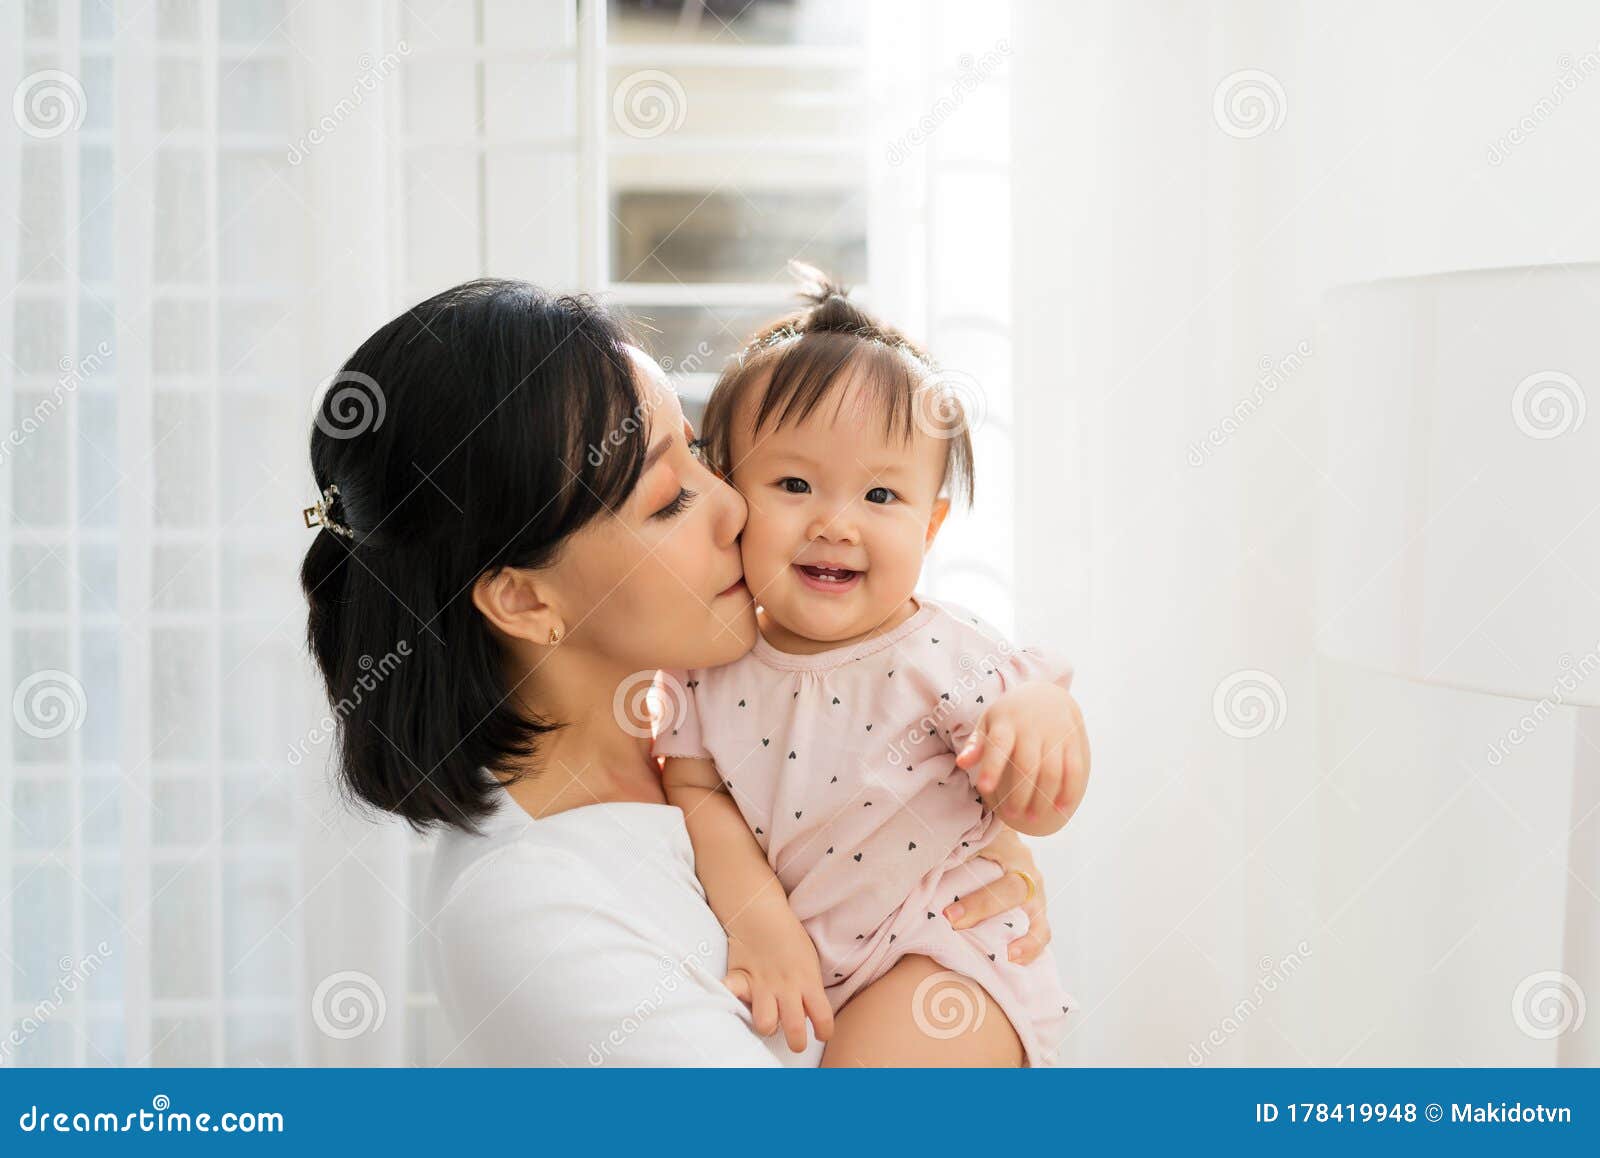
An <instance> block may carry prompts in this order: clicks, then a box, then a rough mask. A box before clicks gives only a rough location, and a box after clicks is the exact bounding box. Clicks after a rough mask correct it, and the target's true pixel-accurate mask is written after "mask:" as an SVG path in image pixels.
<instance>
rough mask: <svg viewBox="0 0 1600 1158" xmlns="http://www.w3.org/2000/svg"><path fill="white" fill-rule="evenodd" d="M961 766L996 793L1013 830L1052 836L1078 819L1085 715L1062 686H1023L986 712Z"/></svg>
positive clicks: (1084, 778) (1085, 771) (1085, 777)
mask: <svg viewBox="0 0 1600 1158" xmlns="http://www.w3.org/2000/svg"><path fill="white" fill-rule="evenodd" d="M956 764H957V765H959V766H960V767H962V768H965V769H967V770H968V772H969V773H970V774H971V776H972V782H973V784H974V785H975V786H976V787H977V789H978V792H979V793H980V794H982V795H984V796H986V797H988V796H989V795H990V793H994V795H995V798H997V799H998V800H999V802H1000V808H999V810H998V811H999V813H1000V816H1001V817H1002V818H1003V819H1004V820H1005V821H1006V823H1007V824H1009V825H1011V827H1012V828H1015V829H1017V830H1018V831H1019V832H1025V833H1028V834H1029V835H1031V836H1048V835H1049V834H1050V833H1052V832H1055V831H1056V830H1057V829H1058V828H1060V827H1061V826H1062V825H1063V824H1065V823H1066V822H1067V821H1068V819H1070V818H1071V816H1072V814H1073V812H1075V811H1076V810H1077V807H1078V804H1079V802H1080V801H1081V800H1082V799H1083V793H1084V789H1085V788H1086V787H1087V786H1088V782H1089V736H1088V733H1087V732H1086V731H1085V730H1084V726H1083V713H1082V712H1081V711H1080V710H1079V709H1078V702H1077V701H1076V700H1074V699H1073V698H1072V694H1071V693H1070V692H1068V691H1066V690H1065V689H1063V688H1060V687H1058V686H1057V685H1055V684H1052V683H1026V684H1022V685H1020V686H1018V687H1015V688H1013V689H1011V690H1010V691H1008V692H1006V693H1005V694H1004V695H1002V696H1001V697H1000V698H999V699H998V700H996V701H995V702H994V703H993V704H992V705H991V706H990V707H989V709H988V710H987V711H985V712H984V714H983V716H982V717H981V718H980V719H979V720H978V726H977V729H976V730H975V731H974V732H973V734H972V737H971V739H969V740H968V741H967V745H966V747H964V748H963V749H962V750H961V752H960V754H959V755H958V756H957V757H956ZM997 787H998V792H996V791H995V789H996V788H997Z"/></svg>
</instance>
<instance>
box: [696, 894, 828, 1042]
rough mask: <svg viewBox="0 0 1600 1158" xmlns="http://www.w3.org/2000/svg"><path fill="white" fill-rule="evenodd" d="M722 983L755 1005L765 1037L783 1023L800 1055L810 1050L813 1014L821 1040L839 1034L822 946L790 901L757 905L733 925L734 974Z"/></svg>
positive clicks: (731, 970)
mask: <svg viewBox="0 0 1600 1158" xmlns="http://www.w3.org/2000/svg"><path fill="white" fill-rule="evenodd" d="M722 983H723V984H724V985H726V986H727V987H728V988H729V989H730V990H731V991H732V992H733V995H734V996H735V997H737V998H738V999H739V1000H740V1001H743V1002H744V1003H745V1004H746V1005H748V1006H749V1007H750V1013H751V1016H752V1018H753V1019H754V1021H755V1027H756V1032H757V1033H759V1034H760V1035H761V1036H762V1037H766V1036H768V1035H769V1034H772V1033H774V1032H776V1031H777V1028H778V1025H779V1023H782V1025H783V1035H784V1038H785V1039H786V1040H787V1041H788V1043H789V1048H790V1049H792V1050H793V1051H794V1052H795V1053H804V1052H805V1048H806V1017H807V1016H808V1015H809V1016H810V1018H811V1024H812V1026H813V1028H814V1029H815V1031H816V1036H817V1040H818V1041H827V1040H828V1038H830V1037H831V1036H833V1006H831V1005H829V1004H828V995H827V994H826V993H824V992H823V986H822V965H821V963H820V962H819V961H818V960H817V947H816V946H815V945H813V944H812V943H811V938H810V936H809V935H808V934H807V933H806V930H805V926H803V925H801V924H800V919H799V918H798V917H796V916H795V915H794V912H793V910H791V909H790V908H789V907H788V906H787V905H785V906H783V907H782V909H781V910H780V909H778V908H777V907H776V906H752V907H751V908H750V909H748V910H746V912H744V913H741V914H740V915H739V917H738V918H737V919H735V921H734V922H733V923H732V924H731V925H729V926H728V975H727V976H726V977H724V978H723V980H722Z"/></svg>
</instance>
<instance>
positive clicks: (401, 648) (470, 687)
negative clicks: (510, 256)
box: [300, 280, 646, 831]
mask: <svg viewBox="0 0 1600 1158" xmlns="http://www.w3.org/2000/svg"><path fill="white" fill-rule="evenodd" d="M626 340H627V336H626V334H625V333H624V332H623V330H622V329H621V327H620V326H619V324H618V323H617V322H616V321H615V320H613V319H612V318H611V317H610V316H609V315H608V314H607V313H606V312H605V311H604V310H603V309H602V308H601V307H600V306H599V305H597V304H595V303H594V302H593V301H591V300H589V299H588V298H585V297H576V296H552V295H550V294H546V293H544V292H543V291H541V290H539V289H537V288H536V287H534V286H531V285H528V284H526V283H523V282H515V281H499V280H482V281H472V282H467V283H465V284H464V285H459V286H456V287H455V288H454V289H449V290H446V291H444V292H443V293H441V294H437V295H436V296H434V297H431V298H429V299H428V300H427V301H425V302H422V303H421V304H420V305H417V306H415V307H413V308H411V309H409V310H407V311H406V312H405V313H403V314H401V315H400V316H399V317H397V318H395V319H394V320H393V321H391V322H389V323H388V324H387V325H385V326H383V327H382V328H380V329H379V330H378V331H377V332H376V333H375V334H373V335H372V336H371V337H370V338H368V339H367V340H366V341H365V342H363V343H362V345H361V348H360V349H358V350H357V351H356V352H355V353H354V354H353V355H352V356H351V357H350V360H349V361H348V362H346V363H345V364H344V367H343V368H342V369H341V371H340V372H339V373H338V374H336V375H334V377H333V378H332V379H330V383H329V385H328V387H327V389H326V391H325V393H324V394H323V396H322V397H321V398H320V399H319V401H318V404H317V409H316V422H315V427H314V429H313V430H312V432H311V470H312V473H313V475H314V476H315V479H316V489H317V491H318V492H319V493H323V494H324V495H325V496H328V495H331V498H330V499H329V501H327V502H326V503H325V505H324V509H323V510H322V512H321V513H322V519H323V526H322V529H320V530H319V531H318V532H317V535H316V539H315V541H313V542H312V544H311V548H310V550H308V551H307V552H306V557H305V562H304V563H303V565H302V566H301V570H300V583H301V586H302V587H303V588H304V590H305V594H306V599H307V601H308V602H309V603H310V607H311V611H310V617H309V620H308V624H307V636H308V638H309V641H310V645H311V653H312V655H313V656H314V657H315V659H316V662H317V666H318V667H319V668H320V669H321V672H322V677H323V680H324V682H325V683H326V685H327V691H328V698H329V700H330V701H331V702H332V703H333V704H334V713H333V714H334V717H335V719H336V720H337V722H338V764H339V772H340V779H341V783H342V785H343V787H344V789H345V791H346V793H347V794H348V795H350V796H352V797H354V798H355V799H356V800H358V801H361V802H364V803H366V804H368V805H371V806H373V807H375V808H378V809H382V810H384V811H386V812H390V813H394V814H396V815H398V816H401V817H404V818H405V819H406V820H407V821H408V822H410V824H411V825H412V826H413V827H414V828H417V829H419V830H422V829H426V828H428V827H429V826H432V825H435V824H445V825H453V826H456V827H459V828H462V829H465V830H467V831H476V830H477V825H476V821H478V820H479V819H481V818H482V817H483V816H485V815H487V814H488V812H489V811H491V809H492V808H493V797H494V794H495V792H496V791H497V789H496V787H495V785H496V781H497V779H501V780H505V781H507V782H509V780H512V779H516V778H517V777H519V776H521V775H525V774H527V758H528V757H530V756H532V755H534V753H535V750H536V747H537V743H538V740H539V738H540V737H541V736H543V735H544V734H545V733H547V732H550V731H552V730H554V729H555V728H558V727H560V726H561V722H560V721H557V720H550V719H542V718H535V717H533V716H531V715H530V714H529V713H527V712H526V710H525V709H524V708H523V707H522V706H521V705H520V703H519V697H518V696H516V695H515V694H514V692H515V689H514V688H512V687H511V686H510V685H509V684H508V681H507V677H506V673H505V670H504V667H503V657H502V655H501V649H500V647H499V645H498V643H497V642H496V640H495V638H494V637H493V635H492V634H491V633H490V629H489V626H488V624H487V623H486V622H485V620H484V619H483V616H482V615H481V614H480V613H479V612H478V610H477V609H476V607H475V606H474V605H473V602H472V588H473V585H474V583H475V581H476V580H477V579H478V578H479V577H480V576H482V575H485V574H493V573H494V572H495V571H497V570H499V569H500V568H503V567H528V568H538V567H543V566H546V565H548V564H550V563H551V562H552V561H553V560H554V559H555V558H556V556H557V554H558V552H559V551H560V549H561V545H562V543H563V542H564V541H565V540H566V538H567V537H568V536H569V535H571V534H572V533H573V532H575V531H577V530H579V529H580V528H581V527H583V526H584V525H585V524H587V523H588V522H589V521H590V520H591V519H594V518H595V517H597V516H598V515H600V514H601V513H602V512H605V511H607V510H608V509H615V508H616V507H617V506H618V505H619V504H621V503H622V502H623V501H624V500H625V499H626V498H627V496H628V495H629V493H630V492H631V491H632V490H633V487H634V484H635V483H636V482H637V481H638V478H639V475H640V473H641V472H642V470H643V465H644V453H645V445H644V443H645V437H646V435H645V432H644V423H643V422H642V421H641V420H640V414H641V413H642V411H641V408H640V403H639V394H638V392H637V389H636V387H635V384H634V382H635V380H634V375H633V368H632V359H631V358H630V357H629V355H628V353H627V351H626V350H625V349H624V342H625V341H626ZM329 488H337V493H332V492H330V491H329ZM496 773H498V774H500V775H499V776H498V777H497V776H496V775H495V774H496Z"/></svg>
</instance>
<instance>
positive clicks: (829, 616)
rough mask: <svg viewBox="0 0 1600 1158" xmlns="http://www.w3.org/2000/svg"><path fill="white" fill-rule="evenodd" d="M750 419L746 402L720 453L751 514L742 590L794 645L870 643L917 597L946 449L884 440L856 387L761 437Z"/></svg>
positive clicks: (920, 436)
mask: <svg viewBox="0 0 1600 1158" xmlns="http://www.w3.org/2000/svg"><path fill="white" fill-rule="evenodd" d="M755 393H757V391H752V394H755ZM754 410H755V406H754V402H753V401H752V402H751V403H749V404H748V406H747V412H746V413H744V414H740V415H738V416H736V420H735V430H734V431H733V436H732V438H731V440H730V448H729V449H730V450H731V452H732V456H733V463H734V468H733V483H734V485H735V486H736V487H737V488H738V489H739V491H740V492H741V493H742V494H743V495H744V496H745V500H746V502H747V503H748V504H749V508H750V517H749V521H748V522H747V523H746V524H745V528H744V534H743V537H742V539H741V541H740V549H741V553H742V554H743V557H744V575H745V582H746V583H747V584H748V585H749V587H750V590H751V592H752V594H753V595H754V596H755V601H756V602H757V603H758V604H760V605H761V606H762V607H764V608H765V609H766V612H767V615H768V617H769V618H771V619H772V620H774V621H775V622H776V624H777V625H778V626H779V627H781V628H783V629H785V630H787V631H788V632H790V633H793V634H794V635H796V636H800V637H802V638H803V639H806V640H813V641H817V642H827V643H844V642H849V641H852V640H855V639H857V638H861V637H864V636H867V635H871V634H872V633H873V632H874V631H876V630H877V629H878V628H880V627H881V626H883V625H884V624H885V622H886V621H887V620H889V619H890V618H891V617H893V616H894V615H895V613H896V612H897V611H899V610H900V609H902V608H903V607H904V606H905V605H906V601H907V600H908V599H909V598H910V597H911V594H912V592H913V591H915V590H916V586H917V579H918V576H919V575H920V574H921V572H922V559H923V556H924V554H925V553H926V551H927V549H928V546H929V545H930V544H931V543H932V541H933V534H934V532H935V531H936V530H937V529H938V524H939V521H940V520H942V518H943V515H944V511H945V510H946V509H947V507H948V503H947V502H946V501H945V500H943V499H940V498H939V487H940V483H941V482H942V480H943V476H944V463H945V455H946V452H947V450H948V447H949V444H948V442H946V441H945V440H943V439H940V438H937V437H935V436H933V435H932V434H929V433H925V432H924V431H921V430H913V432H912V436H911V439H910V441H909V442H906V441H903V440H902V439H900V438H898V437H897V436H894V435H890V434H886V433H885V431H884V421H883V418H882V416H881V415H880V414H878V413H877V412H875V411H874V410H873V409H872V408H871V407H870V406H866V407H864V406H863V405H862V402H861V399H860V397H859V395H858V392H857V390H856V388H855V387H854V386H851V387H849V388H847V389H846V390H845V391H844V392H842V393H841V394H840V395H838V396H836V397H835V398H829V399H827V400H825V401H823V402H822V403H821V404H820V405H818V406H817V408H816V409H815V410H813V411H812V412H811V414H810V415H808V416H807V418H806V419H805V421H804V422H800V423H791V424H788V425H786V426H784V427H783V428H782V429H774V428H773V426H772V425H770V424H769V425H768V426H767V428H766V429H765V430H764V431H762V433H761V434H760V436H759V437H758V436H756V434H755V433H754V430H753V425H754V421H753V420H754ZM775 642H779V645H780V646H781V645H782V641H775Z"/></svg>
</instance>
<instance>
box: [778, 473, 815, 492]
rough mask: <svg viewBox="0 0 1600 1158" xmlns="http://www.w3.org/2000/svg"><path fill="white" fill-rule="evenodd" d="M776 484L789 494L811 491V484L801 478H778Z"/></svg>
mask: <svg viewBox="0 0 1600 1158" xmlns="http://www.w3.org/2000/svg"><path fill="white" fill-rule="evenodd" d="M778 485H779V486H780V487H782V488H783V489H784V490H786V491H788V492H789V493H790V494H791V495H808V494H810V493H811V484H810V483H808V482H806V480H805V479H803V478H794V477H792V476H791V477H789V478H781V479H779V480H778Z"/></svg>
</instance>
